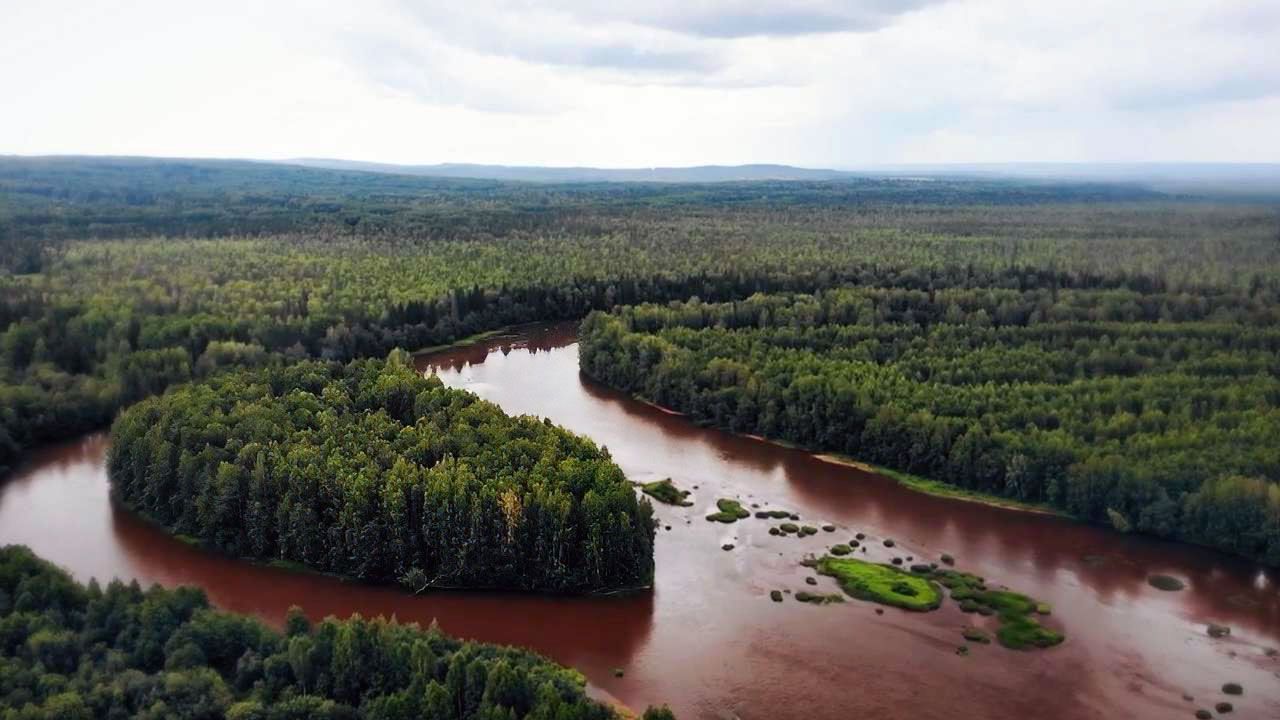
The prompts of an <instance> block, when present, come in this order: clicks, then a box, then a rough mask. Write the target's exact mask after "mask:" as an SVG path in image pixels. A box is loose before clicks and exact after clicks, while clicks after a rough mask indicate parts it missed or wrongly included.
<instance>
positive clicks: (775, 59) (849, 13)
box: [0, 0, 1280, 167]
mask: <svg viewBox="0 0 1280 720" xmlns="http://www.w3.org/2000/svg"><path fill="white" fill-rule="evenodd" d="M0 17H3V19H4V22H3V27H2V28H0V38H2V42H0V98H3V99H4V100H3V105H0V153H19V154H45V153H89V154H131V155H163V156H187V157H252V158H288V157H302V156H306V157H338V158H347V159H356V160H370V161H380V162H399V163H435V162H480V163H504V164H538V165H575V164H580V165H595V166H605V167H623V166H629V167H645V166H654V165H692V164H702V163H745V162H784V163H792V164H798V165H808V166H823V167H858V166H865V165H869V164H879V163H907V162H925V163H938V162H1008V161H1073V162H1100V161H1117V162H1131V161H1268V162H1278V161H1280V2H1277V0H1199V1H1197V0H1191V1H1185V0H1131V1H1129V2H1117V1H1115V0H1036V1H1035V2H1026V1H1025V0H847V1H844V2H841V1H838V0H754V1H749V0H632V1H631V2H616V1H610V2H588V1H587V0H565V1H559V2H556V1H550V2H532V1H529V0H448V1H436V0H420V1H417V2H414V1H411V0H362V1H361V2H328V1H327V0H313V1H309V2H301V1H295V0H276V1H271V2H264V1H262V0H252V1H249V2H242V1H241V0H202V1H200V2H194V1H186V0H155V1H152V0H136V1H133V2H126V1H120V2H107V1H93V0H81V1H80V2H70V1H64V0H0Z"/></svg>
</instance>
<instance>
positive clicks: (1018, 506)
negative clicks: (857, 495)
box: [581, 371, 1078, 520]
mask: <svg viewBox="0 0 1280 720" xmlns="http://www.w3.org/2000/svg"><path fill="white" fill-rule="evenodd" d="M581 372H582V374H583V375H585V376H586V377H588V378H590V379H591V381H592V382H596V383H600V384H601V385H604V386H605V387H610V388H611V389H613V390H617V388H612V387H611V386H609V385H608V384H606V383H604V382H602V381H600V380H597V379H596V378H593V377H591V376H590V375H588V374H587V373H586V372H585V371H581ZM618 392H622V393H623V394H625V395H627V396H628V397H630V398H632V399H633V400H635V401H636V402H639V403H643V404H645V405H648V406H649V407H651V408H653V409H655V410H658V411H660V412H663V413H666V414H668V415H674V416H677V417H688V415H687V414H686V413H683V412H681V411H679V410H675V409H673V408H669V407H665V406H663V405H659V404H658V403H655V402H653V401H652V400H647V399H645V398H643V397H641V396H639V395H635V394H632V393H627V392H625V391H622V390H618ZM708 427H714V426H708ZM716 429H718V430H720V431H721V432H726V433H729V434H731V435H737V436H738V437H745V438H750V439H752V440H755V441H756V442H762V443H766V444H769V445H775V446H777V447H781V448H786V449H788V450H798V451H800V452H804V453H808V454H809V455H811V456H813V457H814V458H816V459H818V460H821V461H822V462H827V463H832V464H835V465H844V466H845V467H851V468H854V469H856V470H861V471H862V472H865V473H870V474H872V475H880V476H881V477H885V478H888V479H890V480H893V481H894V482H896V483H898V484H899V485H902V486H903V487H906V488H910V489H911V490H914V491H916V492H919V493H923V494H925V495H932V496H934V497H941V498H947V499H949V500H963V501H964V502H970V503H978V504H980V505H987V506H990V507H997V508H1002V509H1004V510H1017V511H1020V512H1026V513H1035V514H1037V515H1048V516H1051V517H1059V518H1065V519H1068V520H1078V518H1076V517H1075V516H1074V515H1071V514H1070V513H1067V512H1064V511H1062V510H1058V509H1057V508H1054V507H1052V506H1050V505H1047V504H1045V503H1031V502H1026V501H1022V500H1014V499H1012V498H1006V497H1001V496H1000V495H992V494H990V493H983V492H978V491H977V490H966V489H965V488H960V487H956V486H954V485H949V484H947V483H944V482H942V481H940V480H930V479H929V478H926V477H921V476H919V475H912V474H911V473H905V472H901V471H898V470H894V469H892V468H887V467H884V466H883V465H874V464H872V463H868V462H863V461H861V460H858V459H856V458H851V457H849V456H847V455H841V454H839V453H833V452H824V451H819V450H814V449H812V448H807V447H804V446H801V445H797V444H795V443H791V442H787V441H786V440H776V439H773V438H767V437H765V436H763V435H754V434H751V433H735V432H733V431H732V430H725V429H724V428H716Z"/></svg>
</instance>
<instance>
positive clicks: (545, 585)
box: [108, 352, 655, 592]
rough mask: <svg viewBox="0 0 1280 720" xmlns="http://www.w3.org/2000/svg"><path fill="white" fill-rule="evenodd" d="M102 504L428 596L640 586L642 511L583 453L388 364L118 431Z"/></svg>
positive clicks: (160, 409)
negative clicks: (450, 591) (436, 591)
mask: <svg viewBox="0 0 1280 720" xmlns="http://www.w3.org/2000/svg"><path fill="white" fill-rule="evenodd" d="M111 442H112V446H111V455H110V460H109V466H108V467H109V472H110V477H111V481H112V492H113V495H114V496H115V497H116V498H117V499H118V500H119V501H121V502H123V503H125V504H126V505H128V506H129V507H130V508H132V509H134V510H136V511H138V512H141V513H143V514H144V515H146V516H147V517H149V518H151V519H153V520H155V521H156V522H159V523H160V524H162V525H164V526H165V527H167V528H169V529H170V530H172V531H173V532H176V533H179V534H181V535H184V536H187V537H191V538H194V539H196V540H198V541H200V542H201V543H204V544H207V545H209V546H211V547H214V548H217V549H219V550H222V551H224V552H227V553H230V554H233V555H237V556H247V557H251V558H258V559H263V560H285V561H290V562H294V563H298V564H301V565H305V566H307V567H309V568H314V569H317V570H322V571H325V572H332V573H337V574H341V575H346V576H351V577H355V578H359V579H361V580H369V581H374V582H400V583H401V584H403V585H404V586H406V587H408V588H409V589H411V590H414V591H422V590H426V589H429V588H461V587H465V588H503V589H520V590H540V591H557V592H596V591H612V590H625V589H635V588H642V587H648V586H649V585H651V584H652V582H653V536H654V530H655V525H654V521H653V510H652V507H651V506H650V505H649V503H648V501H646V500H638V499H637V496H636V494H635V493H634V492H633V490H632V488H631V486H630V484H629V483H628V482H627V480H626V478H625V476H624V475H623V473H622V471H621V470H620V469H619V468H618V466H617V465H615V464H614V463H613V462H612V461H611V460H610V458H609V456H608V454H607V452H605V451H602V450H601V449H599V448H597V447H596V446H595V444H594V443H592V442H591V441H590V440H587V439H586V438H582V437H579V436H576V435H573V434H571V433H569V432H567V431H565V430H562V429H560V428H558V427H556V426H554V425H552V424H551V423H550V422H544V421H541V420H538V419H537V418H532V417H518V418H513V417H510V416H508V415H506V414H504V413H503V412H502V410H500V409H499V408H498V407H497V406H496V405H494V404H492V403H489V402H485V401H483V400H480V399H479V398H477V397H476V396H475V395H472V394H470V393H468V392H465V391H462V390H453V389H450V388H446V387H444V386H443V385H441V383H440V381H439V380H438V379H436V378H424V377H422V376H421V375H419V374H418V373H417V372H416V371H415V370H414V369H413V367H412V365H411V363H410V362H409V361H408V356H407V354H406V353H403V352H397V353H393V354H392V355H391V357H390V359H389V360H387V361H385V362H383V361H376V360H359V361H354V362H351V363H349V364H347V365H342V364H340V363H336V362H329V363H324V362H314V361H311V362H300V363H294V364H288V365H284V366H266V367H261V368H257V369H252V370H239V371H236V370H233V371H227V372H222V373H219V374H216V375H214V376H213V377H211V378H209V379H208V380H206V381H204V382H201V383H197V384H192V385H186V386H183V387H180V388H178V389H175V390H173V391H171V392H168V393H166V394H164V395H163V396H161V397H156V398H151V399H149V400H144V401H142V402H140V403H138V404H136V405H134V406H133V407H131V408H129V409H128V410H126V411H125V412H123V413H121V415H120V417H119V419H117V420H116V422H115V424H114V426H113V427H112V432H111Z"/></svg>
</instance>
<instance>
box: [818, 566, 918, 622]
mask: <svg viewBox="0 0 1280 720" xmlns="http://www.w3.org/2000/svg"><path fill="white" fill-rule="evenodd" d="M815 567H816V569H817V571H818V573H820V574H822V575H827V576H830V577H833V578H835V579H836V582H837V583H839V584H840V587H841V589H843V590H844V591H845V592H847V593H849V594H850V595H852V596H853V597H855V598H858V599H859V600H869V601H871V602H876V603H880V604H882V605H889V606H892V607H897V608H902V609H903V610H913V611H917V612H924V611H928V610H936V609H938V606H940V605H941V604H942V592H941V591H940V590H939V589H938V586H937V585H936V584H934V583H933V582H932V581H931V580H928V579H926V578H921V577H917V576H915V575H912V574H911V573H907V572H903V571H901V570H899V569H897V568H895V567H893V566H890V565H881V564H879V563H871V562H866V561H864V560H857V559H855V558H841V557H832V556H829V555H828V556H825V557H823V558H821V559H820V560H818V561H817V564H816V565H815Z"/></svg>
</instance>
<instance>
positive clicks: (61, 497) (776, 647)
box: [0, 326, 1280, 719]
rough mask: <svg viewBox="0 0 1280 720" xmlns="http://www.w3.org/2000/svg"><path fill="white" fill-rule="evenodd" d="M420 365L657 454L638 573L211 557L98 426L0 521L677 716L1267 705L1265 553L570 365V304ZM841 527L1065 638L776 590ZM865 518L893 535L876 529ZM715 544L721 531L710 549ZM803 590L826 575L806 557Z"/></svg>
mask: <svg viewBox="0 0 1280 720" xmlns="http://www.w3.org/2000/svg"><path fill="white" fill-rule="evenodd" d="M421 364H422V367H423V369H424V370H425V371H435V372H438V373H439V374H440V375H441V377H442V378H443V379H444V380H445V382H447V383H449V384H450V385H454V386H457V387H463V388H466V389H469V390H472V391H474V392H476V393H477V394H479V395H481V396H483V397H485V398H488V399H490V400H493V401H494V402H497V403H498V404H500V405H502V406H503V408H504V409H506V410H507V411H508V412H513V413H532V414H536V415H539V416H543V417H549V418H551V419H552V420H553V421H555V422H557V423H560V424H562V425H564V426H566V427H568V428H570V429H572V430H574V431H577V432H580V433H584V434H586V435H588V436H590V437H592V438H593V439H595V440H596V441H597V442H599V443H601V444H603V445H606V446H607V447H608V448H609V450H610V452H611V453H612V454H613V456H614V458H615V459H616V460H617V461H618V463H619V464H620V465H621V466H622V468H623V469H624V470H625V471H626V472H627V474H628V475H629V476H630V477H631V479H633V480H635V481H648V480H653V479H659V478H663V477H671V478H673V479H674V480H675V481H676V483H677V484H679V485H681V486H682V487H684V488H686V489H691V490H693V492H694V495H693V498H692V499H693V500H694V501H695V504H694V506H693V507H688V508H675V507H669V506H663V505H659V506H658V508H657V514H658V517H659V519H660V521H661V523H662V526H663V527H661V528H660V529H659V532H658V541H657V566H658V573H657V580H656V587H655V588H654V590H653V591H652V592H651V593H643V594H639V595H634V596H629V597H623V598H564V597H547V596H533V595H514V594H506V593H436V594H432V595H428V596H424V597H411V596H408V595H405V594H404V593H401V592H400V591H398V590H396V589H393V588H378V587H369V586H365V585H359V584H353V583H345V582H341V581H339V580H336V579H333V578H328V577H322V576H316V575H309V574H303V573H295V572H290V571H285V570H279V569H274V568H267V567H262V566H258V565H252V564H249V563H245V562H241V561H238V560H234V559H230V558H223V557H219V556H217V555H213V554H210V553H206V552H203V551H200V550H197V549H194V548H191V547H188V546H186V545H183V544H182V543H179V542H177V541H174V540H172V539H171V538H169V537H168V536H167V535H165V534H164V533H163V532H162V531H160V530H158V529H156V528H153V527H151V526H149V525H147V524H146V523H144V522H142V521H139V520H138V519H136V518H134V517H133V516H131V515H129V514H128V513H125V512H122V511H119V510H116V509H114V508H113V507H112V506H111V504H110V503H109V502H108V498H107V481H106V476H105V470H104V458H105V453H106V449H107V441H106V438H105V436H103V435H101V434H99V435H92V436H88V437H86V438H83V439H81V440H80V441H77V442H73V443H68V444H65V445H60V446H54V447H50V448H46V449H44V450H42V451H39V452H36V453H33V454H32V455H31V457H30V459H29V462H28V463H27V464H26V466H25V467H24V468H22V469H21V470H20V471H19V472H17V473H16V474H15V475H13V476H12V477H11V478H10V479H9V480H8V481H6V482H5V483H4V484H3V485H0V543H15V542H17V543H25V544H27V545H30V546H31V547H32V548H34V549H35V550H36V551H37V552H39V553H40V554H42V555H44V556H45V557H48V558H50V559H52V560H53V561H55V562H57V563H59V564H61V565H63V566H65V567H67V568H68V569H70V570H71V571H72V572H73V573H75V575H76V576H77V577H79V578H81V579H88V578H89V577H99V578H106V577H111V576H119V577H125V578H137V579H139V580H141V581H143V582H160V583H163V584H165V585H174V584H196V585H199V586H201V587H203V588H205V589H206V590H207V592H208V593H209V596H210V598H211V599H212V600H213V602H214V603H216V604H217V605H219V606H220V607H223V608H227V609H230V610H236V611H241V612H249V613H253V614H255V615H258V616H260V617H262V618H263V619H265V620H267V621H268V622H271V623H275V624H279V623H280V622H281V621H282V619H283V616H284V613H285V611H286V609H287V608H288V607H289V606H290V605H294V604H298V605H302V606H303V607H304V608H305V609H306V610H307V612H308V614H309V615H311V616H313V617H317V618H318V617H322V616H325V615H330V614H332V615H338V616H344V617H345V616H347V615H350V614H352V613H357V612H358V613H362V614H364V615H379V614H381V615H388V616H389V615H392V614H394V615H396V616H397V617H398V618H400V619H401V620H406V621H408V620H412V621H419V622H423V623H426V622H430V621H431V620H432V619H437V620H438V621H439V622H440V624H441V625H442V626H443V628H444V629H445V630H447V631H448V632H451V633H454V634H457V635H461V636H464V637H470V638H476V639H480V640H486V641H494V642H502V643H512V644H518V645H523V646H527V647H530V648H533V649H535V650H537V651H539V652H542V653H545V654H546V655H548V656H550V657H552V658H554V659H555V660H557V661H560V662H562V663H566V664H569V665H573V666H575V667H577V668H578V669H580V670H582V671H583V672H584V673H585V674H586V675H587V677H588V678H589V679H590V680H591V682H592V683H593V685H595V686H597V687H599V688H601V689H602V691H603V692H604V693H607V694H612V695H613V696H615V697H617V698H618V699H620V700H621V701H623V702H625V703H627V704H628V705H631V706H633V707H639V708H643V707H644V706H645V705H647V704H649V703H657V702H667V703H670V704H671V705H672V708H673V709H674V710H676V712H677V714H678V715H680V716H682V717H685V718H731V717H734V716H735V715H736V716H739V717H742V718H763V717H772V718H850V717H864V716H865V717H912V718H949V719H954V718H997V717H1035V718H1093V717H1098V718H1101V717H1107V718H1119V717H1126V718H1127V717H1136V718H1167V717H1191V716H1192V713H1193V711H1194V710H1195V709H1196V708H1199V707H1212V706H1213V704H1214V703H1216V702H1218V701H1220V700H1222V699H1224V698H1223V697H1222V696H1221V695H1220V693H1219V691H1218V688H1219V687H1220V686H1221V684H1222V683H1224V682H1227V681H1234V682H1240V683H1242V684H1243V685H1244V687H1245V695H1244V696H1243V697H1241V698H1231V700H1232V701H1233V702H1234V704H1235V706H1236V713H1235V716H1236V717H1240V718H1251V717H1253V718H1276V717H1280V658H1277V657H1271V656H1268V655H1267V654H1266V650H1267V649H1268V648H1274V647H1280V592H1278V590H1277V581H1278V580H1280V578H1278V577H1277V575H1276V573H1274V572H1271V571H1266V570H1263V569H1261V568H1259V567H1257V566H1255V565H1253V564H1250V563H1247V562H1244V561H1241V560H1238V559H1234V558H1229V557H1225V556H1223V555H1220V554H1217V553H1213V552H1210V551H1207V550H1202V549H1198V548H1191V547H1186V546H1180V545H1174V544H1169V543H1162V542H1157V541H1153V540H1148V539H1144V538H1134V537H1129V536H1124V535H1119V534H1117V533H1114V532H1110V531H1107V530H1104V529H1100V528H1093V527H1088V526H1084V525H1080V524H1076V523H1072V522H1069V521H1065V520H1061V519H1056V518H1052V517H1046V516H1041V515H1033V514H1026V513H1019V512H1015V511H1009V510H1002V509H998V508H993V507H987V506H983V505H978V504H973V503H965V502H959V501H953V500H944V499H939V498H933V497H930V496H926V495H921V494H918V493H914V492H911V491H908V490H905V489H903V488H901V487H900V486H898V485H896V484H895V483H893V482H892V481H889V480H887V479H884V478H881V477H878V476H874V475H870V474H867V473H863V472H861V471H859V470H856V469H854V468H850V467H846V466H842V465H837V464H833V463H828V462H824V461H822V460H820V459H818V458H815V457H813V456H811V455H809V454H807V453H803V452H800V451H796V450H789V449H785V448H781V447H778V446H774V445H771V444H768V443H765V442H761V441H758V440H752V439H749V438H742V437H736V436H733V435H729V434H727V433H722V432H718V431H714V430H707V429H703V428H698V427H695V426H693V425H692V424H691V423H689V422H688V421H687V420H685V419H684V418H681V417H679V416H675V415H672V414H670V413H666V412H663V411H662V410H660V409H658V408H654V407H651V406H648V405H645V404H643V403H639V402H635V401H632V400H629V399H627V398H625V397H623V396H621V395H620V394H618V393H615V392H613V391H611V390H608V389H606V388H602V387H600V386H598V385H596V384H594V383H592V382H590V381H588V380H586V379H585V378H583V377H582V376H581V375H580V374H579V372H578V363H577V347H576V345H574V344H573V335H572V328H571V327H568V326H553V327H538V328H532V329H527V330H523V331H521V332H520V333H517V334H514V335H511V336H507V337H503V338H497V339H494V340H492V341H489V342H487V343H484V344H481V345H477V346H473V347H469V348H464V349H460V350H453V351H449V352H446V353H443V354H439V355H435V356H432V357H429V358H423V359H422V360H421ZM695 485H696V486H697V488H696V489H694V486H695ZM718 497H737V498H739V499H741V500H742V501H743V502H744V503H747V504H749V503H758V504H760V505H762V506H765V507H770V508H783V509H787V510H791V511H794V512H796V513H799V514H800V515H801V517H802V521H803V522H805V523H809V524H813V525H820V524H824V523H831V524H834V525H836V526H837V531H836V532H834V533H826V532H821V533H819V534H818V535H816V536H813V537H810V538H806V539H795V538H783V537H774V536H770V535H769V534H768V528H769V526H770V521H766V520H757V519H754V518H752V519H748V520H744V521H740V522H738V523H736V524H733V525H722V524H719V523H710V522H707V521H705V520H704V519H703V516H705V515H706V514H707V512H709V508H711V506H713V505H714V503H715V500H716V498H718ZM667 526H669V527H670V530H667V529H666V527H667ZM856 532H863V533H866V534H867V535H868V536H869V543H868V544H869V546H870V548H871V549H870V552H869V553H868V554H867V555H860V557H868V558H872V559H879V560H887V559H888V558H890V557H892V556H893V555H895V554H896V555H898V556H902V557H905V556H908V555H911V556H914V557H915V558H917V559H924V560H929V559H936V558H937V557H938V556H939V554H940V553H943V552H947V553H951V554H953V555H955V556H956V558H957V561H958V565H959V566H960V567H963V568H964V569H967V570H971V571H973V572H976V573H978V574H982V575H985V576H986V577H987V579H988V581H989V582H991V583H995V584H1004V585H1008V586H1010V587H1012V588H1014V589H1018V590H1022V591H1025V592H1028V593H1030V594H1032V595H1035V596H1036V597H1038V598H1040V599H1042V600H1046V601H1048V602H1050V603H1051V604H1052V605H1053V615H1052V618H1051V620H1050V622H1051V623H1053V624H1055V625H1056V626H1058V627H1061V628H1063V629H1064V630H1065V631H1066V633H1067V638H1068V639H1067V642H1066V643H1065V644H1064V645H1062V646H1060V647H1057V648H1054V649H1051V650H1048V651H1042V652H1031V653H1021V652H1014V651H1010V650H1005V649H1003V648H1000V647H998V646H973V647H972V651H971V654H970V655H969V656H967V657H963V656H958V655H957V654H956V652H955V651H956V648H957V646H958V645H960V644H962V642H963V641H962V639H961V638H960V635H959V631H960V629H961V628H962V627H963V626H965V625H966V624H973V623H975V622H977V623H984V622H985V623H988V624H990V621H989V620H984V619H980V618H975V617H974V616H968V615H964V614H962V613H960V612H959V611H958V610H957V609H956V608H955V606H954V605H953V604H950V603H948V604H947V605H944V607H943V609H942V610H939V611H937V612H934V613H929V614H924V615H921V614H911V613H906V612H903V611H898V610H892V609H890V610H886V611H885V612H884V614H883V615H880V614H877V613H876V612H875V608H874V606H872V605H869V604H866V603H861V602H857V601H851V602H847V603H845V604H843V605H832V606H825V607H816V606H810V605H805V604H801V603H798V602H795V601H794V600H791V599H790V597H788V599H787V600H786V601H785V602H783V603H774V602H772V601H771V600H770V599H769V591H770V590H773V589H790V590H793V591H795V590H802V589H812V588H810V587H809V586H808V585H806V584H805V577H806V576H808V575H809V574H810V573H809V572H808V571H806V570H805V569H804V568H802V567H800V566H799V565H798V561H799V560H800V559H801V558H802V557H803V556H804V555H805V554H807V553H813V552H821V551H822V550H823V549H824V548H825V547H827V546H829V545H831V544H833V543H835V542H843V541H845V540H848V539H849V538H851V537H852V536H853V534H854V533H856ZM885 538H893V539H894V540H895V541H896V542H897V547H895V548H894V549H892V550H889V549H887V548H885V547H884V546H883V544H882V541H883V539H885ZM725 543H732V544H733V545H734V546H735V547H734V549H733V550H731V551H724V550H722V549H721V545H723V544H725ZM1157 572H1158V573H1167V574H1171V575H1175V576H1177V577H1179V578H1182V579H1183V580H1184V581H1186V582H1187V585H1188V588H1187V589H1186V590H1184V591H1182V592H1176V593H1165V592H1162V591H1159V590H1156V589H1154V588H1152V587H1150V586H1149V585H1148V584H1147V583H1146V578H1147V576H1148V575H1150V574H1151V573H1157ZM817 589H819V590H823V591H827V592H829V591H834V590H835V587H834V585H833V583H832V582H831V581H830V580H828V579H826V578H820V579H819V586H818V588H817ZM1210 621H1212V622H1217V623H1223V624H1226V625H1229V626H1230V627H1231V628H1232V634H1231V636H1230V637H1229V638H1227V639H1223V640H1213V639H1211V638H1209V637H1208V635H1207V634H1206V632H1205V626H1206V624H1207V623H1208V622H1210ZM616 668H621V669H622V670H623V671H624V674H623V676H622V677H615V673H614V670H615V669H616ZM1184 693H1186V694H1190V695H1192V696H1194V697H1195V700H1194V701H1191V702H1188V701H1186V700H1184V699H1183V697H1182V696H1183V694H1184Z"/></svg>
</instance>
